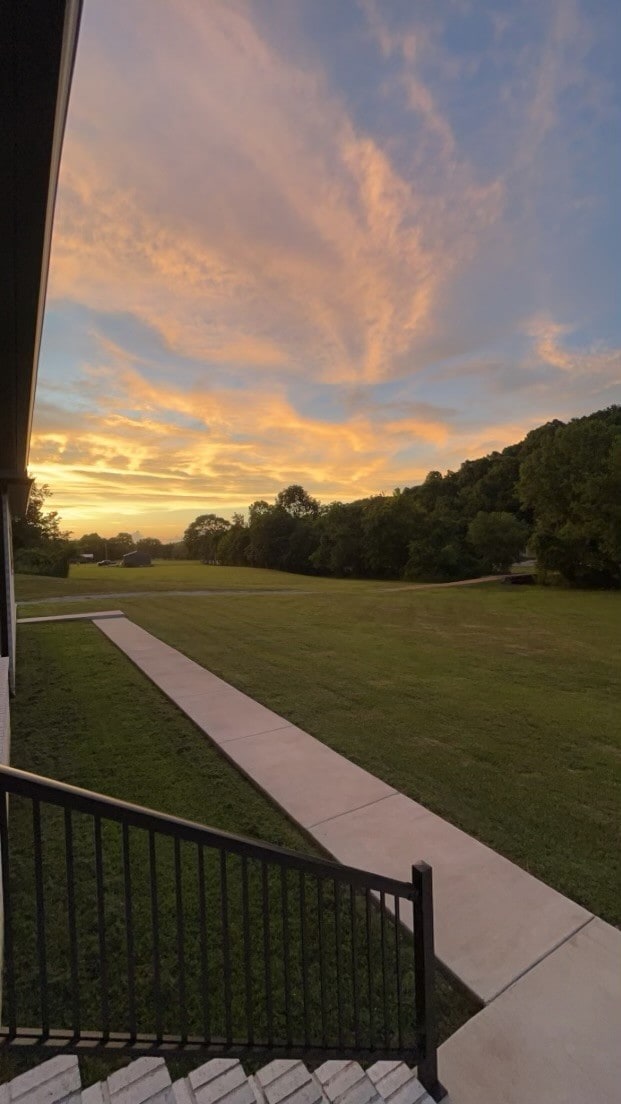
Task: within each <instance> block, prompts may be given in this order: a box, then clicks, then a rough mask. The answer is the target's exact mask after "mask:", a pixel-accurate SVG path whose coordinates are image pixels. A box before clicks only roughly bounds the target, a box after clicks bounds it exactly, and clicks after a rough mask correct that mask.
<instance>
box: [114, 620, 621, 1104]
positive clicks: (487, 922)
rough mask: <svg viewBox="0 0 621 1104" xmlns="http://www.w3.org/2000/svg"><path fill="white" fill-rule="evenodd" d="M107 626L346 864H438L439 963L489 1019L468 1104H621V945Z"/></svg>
mask: <svg viewBox="0 0 621 1104" xmlns="http://www.w3.org/2000/svg"><path fill="white" fill-rule="evenodd" d="M95 624H97V625H98V627H99V629H100V630H101V632H102V633H104V634H105V635H106V636H107V637H108V639H110V640H111V641H113V642H114V643H115V644H116V645H117V646H118V647H119V648H120V649H121V650H122V651H123V652H124V653H125V654H126V655H127V656H128V657H129V658H130V659H131V660H132V661H133V662H134V663H135V664H136V665H137V666H138V667H139V668H140V670H142V671H143V672H144V673H145V674H146V675H147V676H148V677H149V678H150V679H151V680H152V681H153V682H154V683H155V684H156V685H157V686H158V687H159V688H160V689H161V690H163V692H164V693H165V694H166V695H167V696H168V697H169V698H170V699H171V700H172V701H173V702H175V704H176V705H178V706H179V708H180V709H181V710H182V711H183V712H184V713H185V714H186V715H187V716H188V717H190V718H191V719H192V720H193V721H194V722H195V723H196V724H197V725H198V727H199V728H200V729H202V731H203V732H204V733H205V734H206V735H207V736H208V737H209V738H210V739H211V740H212V741H213V742H214V743H215V744H216V745H217V746H218V747H219V748H220V749H221V751H222V753H223V754H224V755H226V757H227V758H228V759H230V760H231V762H233V763H234V764H235V765H236V766H237V767H238V768H239V769H240V770H241V771H242V772H243V773H244V774H246V775H247V776H248V777H249V778H250V779H251V780H252V781H253V782H254V783H255V784H256V785H258V786H259V787H260V788H261V789H262V790H263V791H264V792H265V793H266V794H267V795H268V796H269V797H270V798H271V799H272V800H273V801H275V802H276V803H277V804H278V805H279V806H280V807H281V808H282V809H283V810H284V811H285V812H286V813H287V814H288V815H289V816H290V817H291V818H292V819H293V820H294V821H296V822H297V823H298V824H300V825H301V826H302V827H304V828H305V829H306V831H307V832H309V833H310V835H311V836H313V837H314V838H315V839H316V840H317V842H318V843H320V844H321V845H322V846H323V847H324V848H326V850H328V851H329V852H330V853H331V854H332V855H333V856H334V858H336V859H338V860H339V861H342V862H345V863H348V864H352V865H355V866H360V867H364V868H366V869H370V870H375V871H377V872H379V873H382V874H387V875H391V876H395V877H398V878H407V877H409V874H410V868H411V865H412V863H413V862H414V861H416V860H417V859H420V858H422V859H425V860H427V861H428V862H430V863H431V865H432V866H433V871H434V886H435V924H436V950H437V954H438V958H439V959H440V961H441V962H442V963H443V964H444V965H445V966H446V967H447V968H448V969H449V970H450V971H451V972H452V973H453V974H454V975H455V976H456V977H457V978H458V979H459V980H460V981H461V982H462V983H463V984H464V985H466V986H467V988H468V989H470V990H471V992H472V993H474V994H475V995H476V996H477V997H478V998H479V999H480V1000H481V1001H482V1003H483V1004H485V1005H486V1006H487V1007H486V1008H485V1009H484V1010H483V1011H482V1012H481V1013H479V1014H478V1015H477V1016H475V1017H474V1018H473V1019H472V1020H470V1021H469V1022H468V1023H467V1024H466V1025H465V1026H464V1027H463V1028H461V1029H460V1030H459V1031H458V1032H457V1033H456V1034H455V1035H454V1036H452V1038H451V1039H449V1040H448V1041H447V1042H446V1043H445V1044H444V1045H443V1046H442V1047H441V1050H440V1056H441V1077H442V1080H443V1081H444V1083H445V1084H446V1085H447V1086H448V1087H449V1089H450V1090H451V1100H452V1101H453V1104H475V1102H476V1104H499V1102H503V1104H527V1102H530V1101H531V1100H532V1101H533V1102H534V1101H536V1102H537V1104H584V1102H585V1101H591V1100H593V1101H597V1102H598V1104H619V1101H621V1057H620V1055H621V1047H619V1045H618V1044H619V1040H620V1039H621V932H619V931H618V930H617V929H616V928H612V927H610V926H609V925H607V924H605V923H603V922H602V921H601V920H599V919H597V918H595V917H593V915H592V914H591V913H589V912H587V911H586V910H585V909H583V908H582V907H581V906H579V905H577V904H575V903H574V902H573V901H570V900H569V899H568V898H566V897H563V896H562V895H561V894H560V893H557V892H556V890H554V889H551V888H550V887H549V886H547V885H545V884H544V883H543V882H540V881H539V880H538V879H537V878H534V877H533V876H532V875H530V874H528V873H526V871H524V870H522V869H521V868H520V867H518V866H516V865H515V864H514V863H511V862H509V861H508V860H507V859H505V858H503V857H502V856H501V855H498V854H497V853H496V852H494V851H492V850H491V849H490V848H489V847H486V846H484V845H483V844H482V843H480V842H479V841H478V840H475V839H473V838H472V837H471V836H468V835H466V834H465V833H464V832H461V831H460V830H459V829H457V828H455V827H453V826H452V825H451V824H449V823H448V822H447V821H445V820H442V818H441V817H438V816H436V815H435V814H434V813H431V812H429V810H428V809H426V808H425V807H424V806H422V805H419V804H418V803H417V802H415V801H412V800H411V799H410V798H408V797H405V796H404V795H403V794H400V793H398V792H397V791H396V790H394V789H392V788H391V787H390V786H387V785H386V783H384V782H382V781H381V780H380V779H378V778H376V777H375V776H373V775H371V774H369V773H368V772H367V771H365V770H362V768H360V767H358V766H356V765H355V764H353V763H351V762H350V761H349V760H348V759H345V758H344V757H343V756H341V755H338V754H337V753H336V752H335V751H333V750H332V749H330V748H328V747H327V746H326V745H325V744H322V743H321V742H320V741H318V740H316V739H314V737H312V736H310V735H309V734H308V733H306V732H303V731H302V730H301V729H299V728H297V727H296V726H294V725H291V724H289V723H288V722H287V720H286V719H285V718H284V717H280V716H279V715H278V714H276V713H274V712H272V711H271V710H270V709H267V708H266V707H265V706H263V705H260V704H259V703H258V702H256V701H254V700H253V699H252V698H249V697H248V696H247V695H245V694H242V693H241V692H240V691H239V690H236V689H235V688H234V687H232V686H230V685H229V684H228V683H226V682H224V681H223V680H222V679H220V678H218V677H217V676H216V675H213V674H211V673H210V672H209V671H206V670H205V669H204V668H203V667H200V666H199V665H198V664H197V663H194V662H193V661H192V660H190V659H188V658H187V657H186V656H183V655H182V654H181V653H180V652H178V651H176V649H174V648H171V647H170V646H169V645H167V644H164V643H163V642H162V641H160V640H158V639H157V638H156V637H154V636H152V635H151V634H150V633H148V632H146V631H145V630H144V629H141V628H140V627H139V626H138V625H135V624H133V623H132V622H131V621H129V620H127V619H125V618H113V619H108V620H101V621H97V620H96V621H95Z"/></svg>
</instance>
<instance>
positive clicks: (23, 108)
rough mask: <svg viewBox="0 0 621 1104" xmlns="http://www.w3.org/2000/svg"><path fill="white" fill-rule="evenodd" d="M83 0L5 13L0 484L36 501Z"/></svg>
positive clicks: (14, 502)
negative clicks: (49, 307)
mask: <svg viewBox="0 0 621 1104" xmlns="http://www.w3.org/2000/svg"><path fill="white" fill-rule="evenodd" d="M81 10H82V0H4V3H3V4H2V15H1V17H0V150H2V160H3V166H2V172H1V173H0V489H8V491H9V496H10V502H11V507H12V510H13V512H18V513H19V512H21V511H22V510H23V509H25V506H26V504H27V501H28V491H29V487H30V482H31V481H30V479H29V478H28V470H27V467H28V454H29V447H30V433H31V427H32V413H33V406H34V396H35V387H36V379H37V365H38V360H39V346H40V343H41V328H42V323H43V308H44V305H45V292H46V287H47V274H48V267H49V259H50V244H51V238H52V223H53V217H54V203H55V199H56V187H57V183H58V171H59V166H60V153H61V146H62V139H63V134H64V130H65V122H66V118H67V106H68V102H69V90H70V86H71V77H72V73H73V65H74V60H75V52H76V46H77V41H78V30H79V23H80V15H81Z"/></svg>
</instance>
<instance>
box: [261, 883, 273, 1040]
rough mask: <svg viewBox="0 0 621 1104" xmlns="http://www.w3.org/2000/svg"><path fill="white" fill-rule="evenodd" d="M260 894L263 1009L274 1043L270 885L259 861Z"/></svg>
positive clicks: (268, 1030) (268, 1036)
mask: <svg viewBox="0 0 621 1104" xmlns="http://www.w3.org/2000/svg"><path fill="white" fill-rule="evenodd" d="M261 890H262V893H261V896H262V902H263V958H264V965H265V1010H266V1013H267V1042H268V1046H273V1044H274V1005H273V997H272V936H271V931H270V887H269V880H268V871H267V863H266V862H262V863H261Z"/></svg>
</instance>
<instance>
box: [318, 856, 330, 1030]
mask: <svg viewBox="0 0 621 1104" xmlns="http://www.w3.org/2000/svg"><path fill="white" fill-rule="evenodd" d="M317 917H318V927H319V1000H320V1004H321V1045H322V1046H323V1047H325V1048H327V1046H328V1010H327V1005H326V998H327V992H326V936H325V925H324V918H323V878H318V879H317Z"/></svg>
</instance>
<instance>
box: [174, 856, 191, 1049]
mask: <svg viewBox="0 0 621 1104" xmlns="http://www.w3.org/2000/svg"><path fill="white" fill-rule="evenodd" d="M174 850H175V905H176V912H177V965H178V968H179V977H178V982H179V1030H180V1035H181V1038H182V1040H184V1041H185V1040H186V1037H187V1033H188V1032H187V1006H186V999H185V923H184V916H183V880H182V877H181V841H180V839H179V836H175V847H174Z"/></svg>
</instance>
